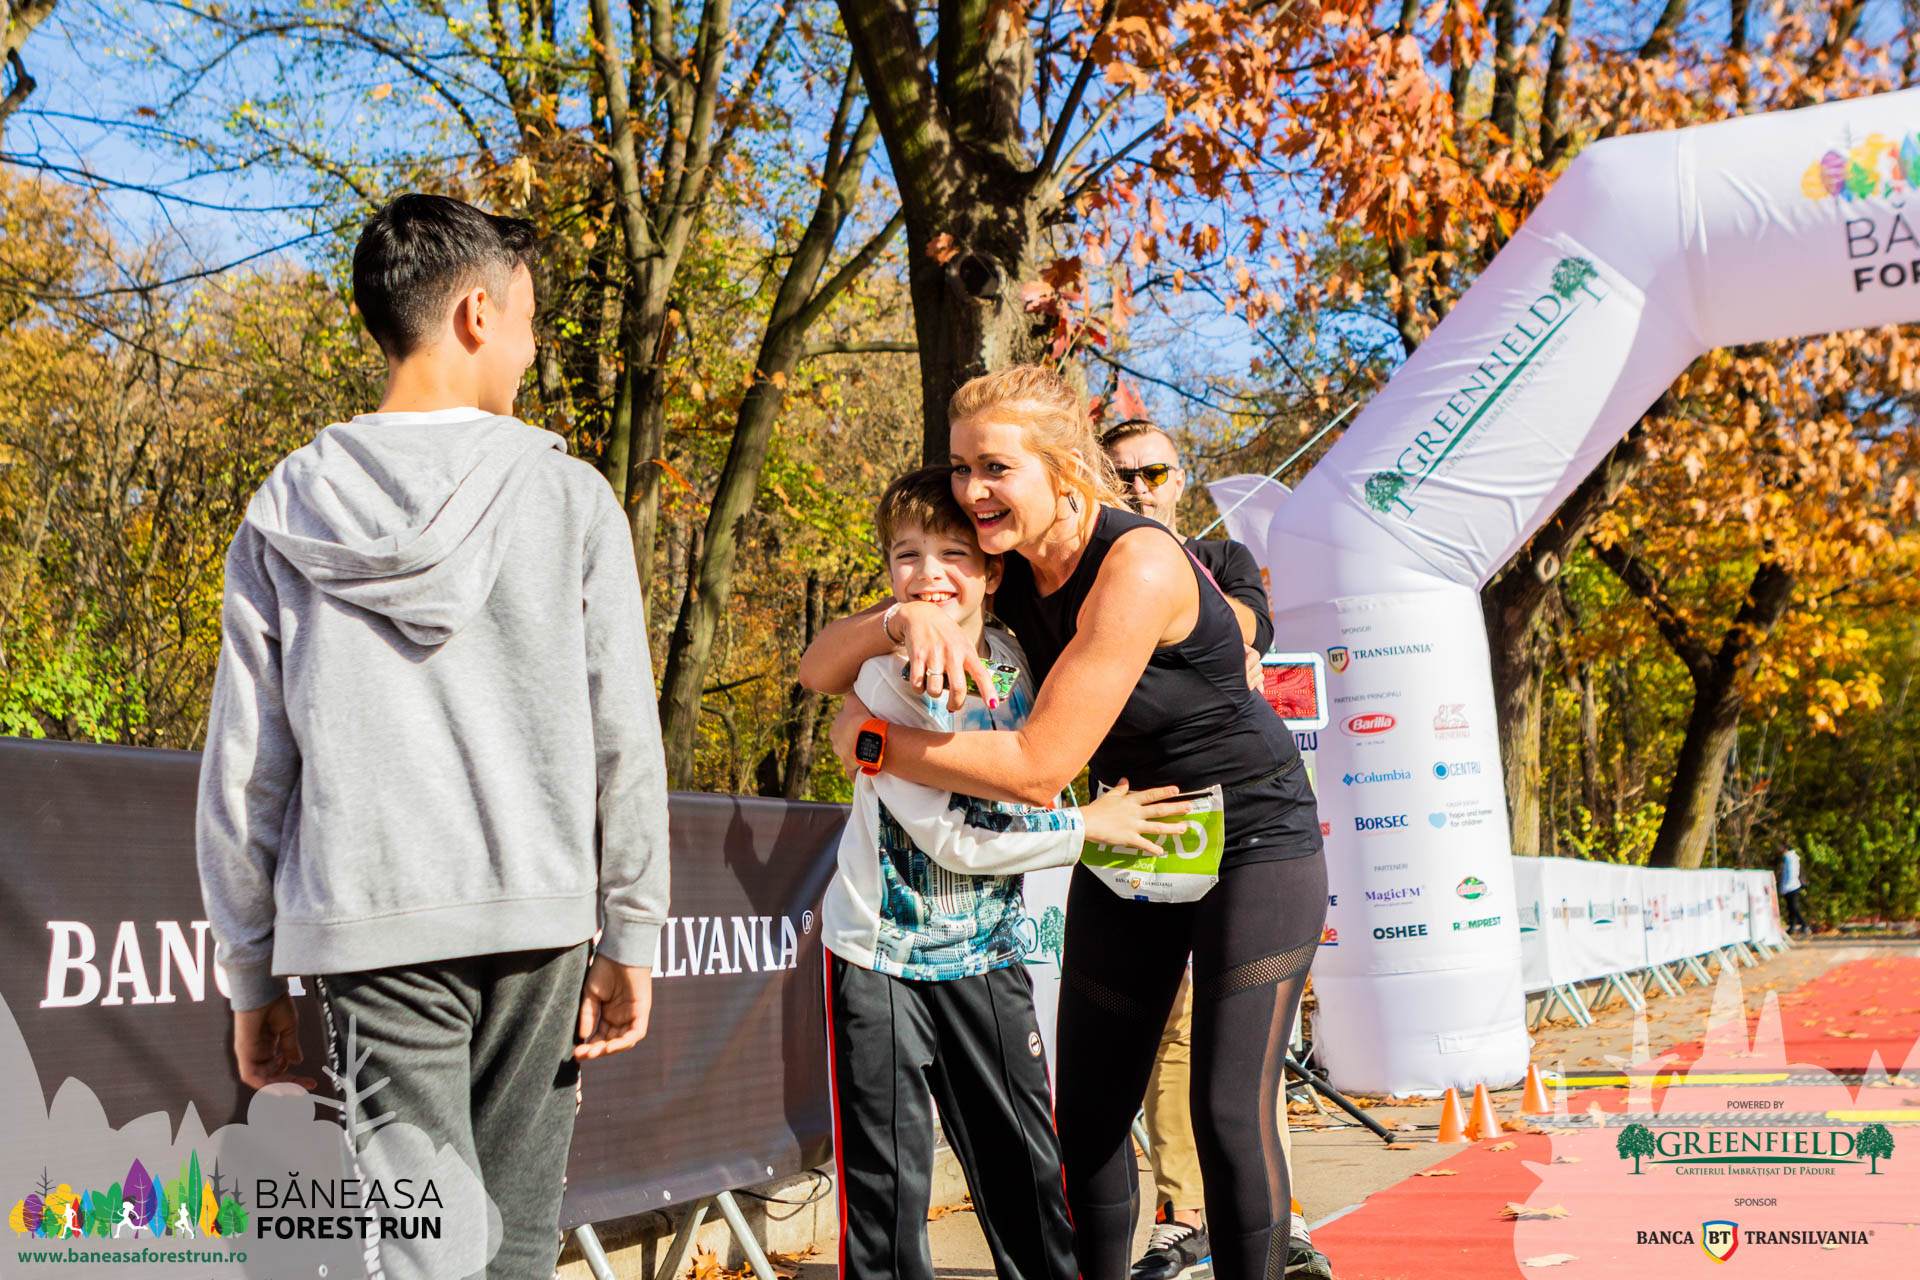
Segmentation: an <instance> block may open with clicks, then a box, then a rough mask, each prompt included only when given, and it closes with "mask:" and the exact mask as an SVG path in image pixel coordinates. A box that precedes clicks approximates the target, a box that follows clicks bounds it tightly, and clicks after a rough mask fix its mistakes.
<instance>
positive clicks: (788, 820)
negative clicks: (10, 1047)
mask: <svg viewBox="0 0 1920 1280" xmlns="http://www.w3.org/2000/svg"><path fill="white" fill-rule="evenodd" d="M198 770H199V757H198V756H197V755H195V754H191V753H187V752H176V751H151V750H143V749H139V748H132V747H105V746H91V745H80V744H71V743H44V742H28V741H25V740H21V739H14V738H0V995H4V996H5V998H6V1005H7V1008H8V1010H10V1012H11V1014H12V1017H13V1019H14V1021H15V1022H16V1023H17V1024H18V1027H19V1029H20V1032H21V1034H22V1036H23V1037H24V1039H25V1041H26V1046H27V1048H28V1050H29V1051H30V1052H31V1053H32V1055H33V1059H34V1067H35V1070H36V1071H37V1073H38V1075H39V1077H40V1078H39V1081H38V1082H37V1087H38V1089H39V1090H40V1093H41V1095H42V1097H43V1098H46V1099H48V1100H49V1101H51V1099H52V1097H53V1095H54V1093H55V1091H56V1090H57V1089H58V1088H59V1086H60V1084H61V1082H62V1081H64V1080H66V1079H67V1078H68V1077H70V1076H71V1077H75V1078H78V1079H80V1080H82V1081H84V1082H85V1083H86V1084H87V1085H88V1086H90V1087H91V1089H92V1090H93V1093H94V1094H95V1095H96V1096H97V1097H98V1098H99V1100H100V1103H101V1106H102V1107H103V1108H104V1110H105V1111H106V1120H107V1123H108V1124H109V1125H110V1126H113V1127H120V1126H124V1125H125V1124H126V1123H127V1122H128V1121H130V1120H133V1119H135V1118H136V1117H139V1116H143V1115H147V1114H149V1113H152V1112H156V1111H164V1112H166V1113H167V1114H168V1116H169V1118H170V1120H171V1121H172V1123H173V1124H174V1125H175V1126H178V1125H179V1123H180V1121H181V1118H182V1116H183V1115H184V1113H185V1111H186V1109H187V1107H188V1106H189V1105H191V1106H193V1107H194V1108H195V1109H196V1110H197V1111H198V1113H199V1117H200V1119H201V1121H202V1122H203V1123H204V1124H205V1125H206V1126H207V1128H208V1129H213V1128H215V1127H217V1126H219V1125H224V1124H229V1123H236V1122H240V1121H243V1120H245V1119H246V1114H247V1110H246V1109H247V1105H248V1102H249V1100H250V1099H251V1097H252V1090H250V1089H247V1088H245V1087H244V1086H242V1085H241V1084H240V1083H239V1080H238V1079H237V1077H236V1076H235V1074H234V1067H233V1056H232V1030H231V1018H230V1017H229V1015H228V1013H227V1006H226V1001H225V998H224V997H223V996H222V994H221V993H220V991H219V984H220V981H221V979H220V976H219V974H218V973H217V972H216V968H215V966H214V964H213V940H212V938H211V937H210V936H208V934H207V929H206V923H205V920H204V919H203V912H202V909H201V903H200V882H199V877H198V875H197V873H196V871H195V866H194V853H193V806H194V790H195V784H196V779H197V774H198ZM669 815H670V816H669V821H670V826H671V832H672V841H673V908H672V909H673V912H674V918H673V919H672V920H670V921H669V922H668V928H667V932H666V934H665V935H664V936H663V938H662V942H661V949H660V956H659V963H658V965H657V968H656V973H655V979H654V986H653V998H654V1005H653V1018H652V1024H651V1029H650V1030H649V1032H648V1035H647V1038H646V1040H644V1041H643V1042H641V1044H640V1045H639V1047H637V1048H635V1049H633V1050H630V1051H629V1052H627V1053H624V1054H621V1055H618V1056H616V1057H613V1058H608V1059H603V1060H599V1061H595V1062H591V1063H588V1064H587V1068H586V1072H585V1077H584V1084H583V1094H584V1103H583V1106H582V1110H581V1113H580V1119H579V1123H578V1125H577V1126H576V1129H575V1133H574V1141H573V1152H572V1156H571V1158H570V1160H569V1162H568V1171H567V1199H566V1204H565V1207H564V1208H563V1210H562V1220H563V1225H566V1226H574V1225H577V1224H579V1223H583V1222H598V1221H605V1220H608V1219H611V1218H616V1217H623V1216H626V1215H628V1214H633V1213H639V1212H642V1211H644V1210H647V1209H654V1208H661V1207H671V1206H674V1205H678V1204H682V1203H685V1202H686V1201H688V1200H690V1199H695V1198H698V1197H700V1196H704V1195H710V1194H713V1193H714V1192H717V1191H722V1190H726V1189H729V1188H732V1187H739V1186H744V1185H748V1184H751V1183H756V1182H763V1181H765V1180H767V1179H768V1178H770V1177H777V1176H784V1175H787V1174H792V1173H798V1172H800V1171H802V1170H805V1169H809V1168H813V1167H814V1166H816V1165H818V1164H819V1163H821V1162H822V1161H823V1160H825V1159H826V1157H827V1155H828V1154H829V1152H830V1149H831V1145H830V1144H831V1138H832V1116H831V1108H830V1103H829V1099H828V1087H827V1056H826V1028H825V1016H824V1010H823V1008H822V1003H821V990H822V978H821V963H822V953H821V949H820V930H819V921H818V910H819V904H820V896H821V893H822V892H823V891H824V890H825V888H826V884H827V881H828V880H829V879H830V878H831V877H832V874H833V850H834V846H835V841H836V839H837V836H838V833H839V829H840V826H841V824H842V823H843V822H844V821H845V819H846V810H845V808H844V807H842V806H839V805H824V804H801V803H790V802H785V801H778V800H761V799H756V798H751V797H741V796H715V795H704V794H675V795H674V796H673V797H672V800H671V804H670V810H669ZM300 1003H301V1032H302V1039H303V1044H304V1045H305V1048H306V1054H307V1063H308V1066H309V1068H311V1074H313V1075H315V1076H317V1077H319V1076H322V1072H321V1071H320V1070H319V1067H320V1065H321V1064H322V1063H323V1062H324V1061H325V1055H324V1053H323V1051H322V1047H321V1040H320V1017H319V1014H318V1010H317V1009H316V1008H315V1007H314V1006H313V1004H312V1002H311V999H310V998H308V999H303V1000H301V1002H300ZM3 1083H4V1087H5V1088H7V1089H9V1090H11V1091H24V1090H25V1089H26V1088H27V1087H28V1082H26V1081H20V1080H8V1081H5V1082H3Z"/></svg>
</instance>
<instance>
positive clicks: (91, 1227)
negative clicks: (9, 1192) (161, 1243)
mask: <svg viewBox="0 0 1920 1280" xmlns="http://www.w3.org/2000/svg"><path fill="white" fill-rule="evenodd" d="M247 1223H248V1218H247V1210H246V1207H245V1206H244V1205H242V1204H241V1203H240V1197H239V1196H238V1195H227V1194H225V1193H224V1179H222V1178H221V1176H220V1170H219V1166H218V1165H216V1166H215V1167H214V1172H213V1175H212V1177H211V1178H207V1177H202V1176H201V1172H200V1153H199V1152H197V1151H196V1152H194V1153H192V1154H191V1155H189V1156H188V1157H187V1162H186V1163H185V1164H183V1165H181V1166H180V1176H179V1177H177V1178H174V1179H173V1180H171V1181H169V1182H165V1183H161V1182H157V1181H155V1180H154V1178H153V1176H152V1175H151V1174H149V1173H148V1172H147V1170H146V1166H144V1165H142V1164H141V1163H140V1162H139V1161H138V1160H135V1161H134V1162H133V1164H132V1165H131V1166H130V1167H129V1168H128V1169H127V1176H126V1178H125V1179H124V1180H123V1181H121V1182H116V1183H114V1184H113V1185H112V1186H110V1187H108V1188H107V1189H106V1190H104V1191H93V1190H87V1191H81V1192H79V1193H78V1194H75V1192H74V1190H73V1188H72V1187H70V1186H68V1185H67V1184H66V1183H64V1182H63V1183H60V1184H59V1185H58V1186H55V1185H54V1183H53V1180H52V1178H50V1177H49V1176H48V1175H47V1174H46V1172H45V1171H44V1170H43V1171H42V1173H41V1175H40V1186H39V1188H38V1189H37V1190H36V1191H34V1192H33V1193H31V1194H29V1195H26V1196H23V1197H22V1198H21V1199H19V1200H17V1201H15V1202H14V1205H13V1212H12V1213H10V1214H9V1215H8V1216H7V1224H8V1225H9V1226H11V1227H12V1228H13V1230H14V1234H15V1235H23V1236H40V1237H42V1238H44V1239H60V1238H64V1237H74V1236H110V1237H112V1238H114V1239H120V1238H122V1236H123V1233H124V1235H125V1237H127V1238H138V1237H139V1235H140V1233H141V1232H143V1231H144V1232H146V1233H147V1234H148V1235H150V1236H162V1235H175V1236H180V1237H183V1238H184V1237H187V1236H208V1237H219V1236H240V1235H245V1234H246V1231H247Z"/></svg>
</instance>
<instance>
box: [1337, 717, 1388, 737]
mask: <svg viewBox="0 0 1920 1280" xmlns="http://www.w3.org/2000/svg"><path fill="white" fill-rule="evenodd" d="M1398 723H1400V722H1399V721H1398V720H1395V719H1394V718H1393V715H1392V713H1391V712H1387V711H1368V712H1365V713H1364V714H1361V715H1357V716H1348V717H1347V718H1346V719H1345V720H1342V721H1341V722H1340V727H1341V728H1342V729H1344V730H1346V732H1347V734H1348V735H1349V736H1351V737H1355V738H1361V739H1367V738H1378V737H1380V736H1381V735H1382V734H1387V733H1392V732H1393V727H1394V726H1395V725H1396V724H1398Z"/></svg>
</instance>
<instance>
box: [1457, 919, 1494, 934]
mask: <svg viewBox="0 0 1920 1280" xmlns="http://www.w3.org/2000/svg"><path fill="white" fill-rule="evenodd" d="M1499 923H1500V917H1499V916H1481V917H1480V918H1479V919H1478V920H1455V921H1454V922H1453V931H1454V932H1455V933H1463V932H1465V931H1467V930H1469V929H1491V928H1493V927H1494V926H1495V925H1497V924H1499Z"/></svg>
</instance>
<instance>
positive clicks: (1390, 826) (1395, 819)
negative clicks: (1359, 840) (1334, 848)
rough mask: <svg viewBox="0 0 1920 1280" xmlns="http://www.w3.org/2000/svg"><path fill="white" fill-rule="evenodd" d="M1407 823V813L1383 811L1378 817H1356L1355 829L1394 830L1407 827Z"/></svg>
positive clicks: (1354, 821)
mask: <svg viewBox="0 0 1920 1280" xmlns="http://www.w3.org/2000/svg"><path fill="white" fill-rule="evenodd" d="M1406 825H1407V815H1406V814H1404V813H1383V814H1381V815H1380V816H1379V817H1377V818H1355V819H1354V820H1353V829H1354V830H1355V831H1392V830H1396V829H1399V828H1402V827H1405V826H1406Z"/></svg>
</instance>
